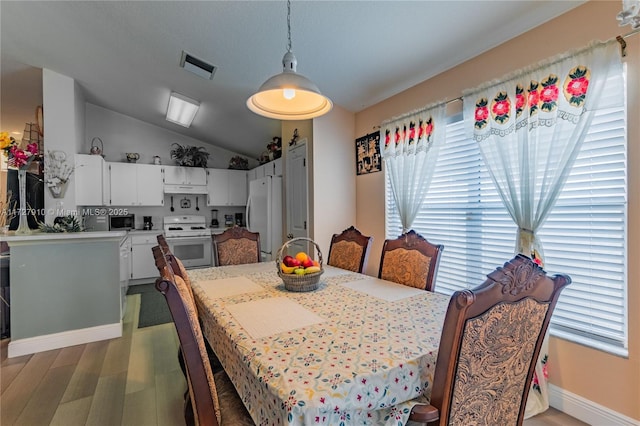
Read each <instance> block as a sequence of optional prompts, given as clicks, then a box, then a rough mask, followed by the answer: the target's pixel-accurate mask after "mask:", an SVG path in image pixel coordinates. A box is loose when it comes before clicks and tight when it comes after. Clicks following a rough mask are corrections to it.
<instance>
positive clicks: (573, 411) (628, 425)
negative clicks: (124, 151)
mask: <svg viewBox="0 0 640 426" xmlns="http://www.w3.org/2000/svg"><path fill="white" fill-rule="evenodd" d="M549 405H551V406H552V407H553V408H555V409H557V410H560V411H562V412H563V413H565V414H568V415H570V416H571V417H575V418H576V419H578V420H580V421H583V422H585V423H587V424H590V425H594V426H605V425H606V426H609V425H616V426H640V421H638V420H634V419H632V418H631V417H627V416H625V415H624V414H620V413H618V412H616V411H613V410H611V409H610V408H607V407H605V406H603V405H600V404H598V403H596V402H593V401H589V400H588V399H586V398H583V397H581V396H580V395H576V394H574V393H572V392H569V391H567V390H564V389H562V388H559V387H558V386H554V385H551V384H550V385H549Z"/></svg>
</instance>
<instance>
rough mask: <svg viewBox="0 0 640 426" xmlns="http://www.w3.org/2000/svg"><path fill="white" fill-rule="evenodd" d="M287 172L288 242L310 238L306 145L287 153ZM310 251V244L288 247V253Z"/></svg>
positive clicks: (302, 243) (296, 147)
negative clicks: (293, 239) (298, 238)
mask: <svg viewBox="0 0 640 426" xmlns="http://www.w3.org/2000/svg"><path fill="white" fill-rule="evenodd" d="M286 170H287V174H286V181H287V183H286V187H287V190H286V193H285V197H286V207H287V240H289V239H291V238H297V237H308V236H309V230H308V226H307V224H308V217H307V216H308V215H307V212H308V196H307V194H308V186H307V185H308V178H307V144H306V143H300V144H298V145H297V146H295V147H293V148H291V149H289V152H287V160H286ZM309 249H310V247H308V244H307V243H305V242H296V243H293V244H290V245H289V246H288V252H289V253H293V254H295V253H297V252H298V251H304V252H307V253H309ZM309 254H312V253H309Z"/></svg>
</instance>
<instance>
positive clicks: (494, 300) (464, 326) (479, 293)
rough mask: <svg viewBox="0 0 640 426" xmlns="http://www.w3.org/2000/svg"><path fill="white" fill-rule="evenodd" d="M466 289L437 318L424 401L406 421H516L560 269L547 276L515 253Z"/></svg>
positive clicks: (563, 281)
mask: <svg viewBox="0 0 640 426" xmlns="http://www.w3.org/2000/svg"><path fill="white" fill-rule="evenodd" d="M487 278H488V279H487V280H486V281H485V282H484V283H483V284H481V285H480V286H478V287H476V288H474V289H472V290H464V291H457V292H455V293H454V294H453V296H452V297H451V300H450V301H449V307H448V309H447V313H446V316H445V320H444V327H443V330H442V337H441V339H440V348H439V350H438V359H437V361H436V370H435V375H434V380H433V387H432V390H431V395H430V399H429V401H430V404H429V405H426V404H419V405H416V406H414V407H413V409H412V411H411V416H410V418H409V420H411V421H414V422H419V423H427V424H430V425H436V424H437V425H451V424H454V425H467V424H479V425H522V421H523V418H524V411H525V406H526V402H527V397H528V395H529V388H530V386H531V380H532V378H533V372H534V370H535V366H536V362H537V360H538V355H539V354H540V347H541V345H542V340H543V339H544V336H545V333H546V331H547V328H548V327H549V320H550V319H551V314H552V313H553V310H554V308H555V305H556V302H557V301H558V297H560V292H561V291H562V289H563V288H564V287H565V286H567V285H568V284H570V283H571V278H569V277H568V276H566V275H555V276H554V277H553V278H548V277H547V275H546V273H545V271H544V270H542V268H540V267H539V266H538V265H536V264H535V262H533V261H532V260H531V259H529V258H528V257H525V256H523V255H517V256H516V257H515V258H513V259H512V260H510V261H509V262H507V263H505V264H504V266H503V267H498V268H497V269H496V270H495V271H493V272H492V273H490V274H489V275H487Z"/></svg>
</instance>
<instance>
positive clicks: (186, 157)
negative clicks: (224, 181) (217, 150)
mask: <svg viewBox="0 0 640 426" xmlns="http://www.w3.org/2000/svg"><path fill="white" fill-rule="evenodd" d="M171 146H172V147H173V149H172V150H171V151H170V154H171V158H172V159H174V160H176V163H178V165H180V166H185V167H207V161H208V160H209V153H208V152H207V151H205V149H204V148H203V147H201V146H197V147H196V146H189V145H180V144H179V143H174V144H173V145H171Z"/></svg>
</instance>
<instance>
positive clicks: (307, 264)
mask: <svg viewBox="0 0 640 426" xmlns="http://www.w3.org/2000/svg"><path fill="white" fill-rule="evenodd" d="M320 269H321V268H320V262H318V261H317V260H313V259H312V258H311V257H310V256H309V255H308V254H307V253H305V252H303V251H301V252H298V253H297V254H296V255H295V256H289V255H288V256H285V257H284V258H283V259H282V262H281V263H280V271H282V273H283V274H296V275H306V274H312V273H314V272H320Z"/></svg>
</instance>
